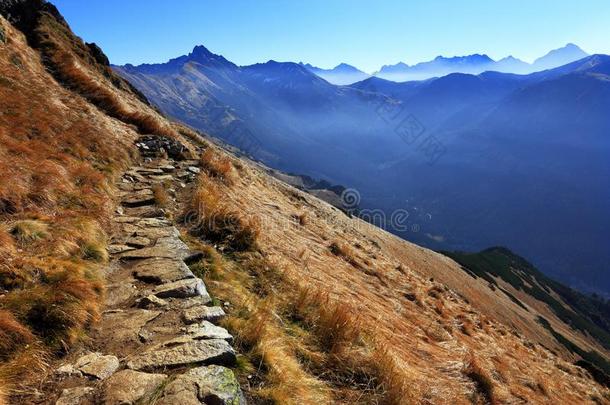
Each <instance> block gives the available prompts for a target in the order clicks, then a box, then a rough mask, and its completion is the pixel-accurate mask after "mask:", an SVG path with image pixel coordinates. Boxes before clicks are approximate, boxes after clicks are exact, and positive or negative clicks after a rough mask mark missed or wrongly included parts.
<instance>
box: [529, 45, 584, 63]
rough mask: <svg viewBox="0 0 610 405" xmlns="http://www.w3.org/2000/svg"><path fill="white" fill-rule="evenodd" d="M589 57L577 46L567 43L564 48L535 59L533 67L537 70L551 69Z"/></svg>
mask: <svg viewBox="0 0 610 405" xmlns="http://www.w3.org/2000/svg"><path fill="white" fill-rule="evenodd" d="M587 56H589V54H588V53H586V52H585V51H583V50H582V49H581V48H580V47H579V46H578V45H575V44H573V43H567V44H566V45H565V46H563V47H561V48H557V49H553V50H552V51H549V52H548V53H547V54H546V55H544V56H542V57H540V58H538V59H536V60H535V61H534V63H533V65H534V66H535V67H536V68H537V69H540V70H542V69H552V68H555V67H558V66H561V65H565V64H567V63H570V62H574V61H576V60H579V59H582V58H584V57H587Z"/></svg>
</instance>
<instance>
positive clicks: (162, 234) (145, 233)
mask: <svg viewBox="0 0 610 405" xmlns="http://www.w3.org/2000/svg"><path fill="white" fill-rule="evenodd" d="M134 234H135V235H136V236H142V237H145V238H149V239H158V238H168V237H175V238H177V237H178V236H180V231H178V228H176V227H175V226H163V227H156V228H146V229H136V230H135V231H134Z"/></svg>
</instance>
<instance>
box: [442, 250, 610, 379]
mask: <svg viewBox="0 0 610 405" xmlns="http://www.w3.org/2000/svg"><path fill="white" fill-rule="evenodd" d="M443 253H444V254H446V255H447V256H449V257H451V258H452V259H454V260H455V261H457V262H458V263H460V264H461V265H462V266H463V269H464V270H465V271H466V272H468V273H469V274H471V275H472V276H473V277H475V278H476V277H482V278H483V279H485V280H487V281H488V282H489V283H490V285H492V286H496V287H497V288H499V289H500V290H501V291H502V292H504V293H505V294H506V295H507V296H508V297H509V298H511V299H512V300H513V301H515V303H517V304H518V305H523V304H522V303H521V301H519V300H518V298H516V297H515V296H514V295H513V294H511V293H510V292H509V291H507V290H505V289H503V288H502V286H500V285H498V281H496V279H501V280H502V281H504V283H508V284H509V285H510V286H511V287H512V288H511V290H516V291H521V292H523V293H525V294H527V295H528V296H530V297H532V298H535V299H536V300H538V301H540V302H543V303H545V304H546V305H548V307H549V308H550V309H551V311H552V312H553V313H554V314H555V315H556V316H557V317H558V318H559V319H561V320H562V321H563V322H565V323H566V324H567V325H570V326H571V327H572V328H573V329H575V330H578V331H580V332H581V333H583V334H588V335H590V336H592V337H593V338H594V339H595V340H596V341H597V342H598V343H599V344H600V345H601V346H602V347H604V348H605V349H606V350H608V349H609V348H610V324H608V320H609V319H610V317H609V314H610V312H609V311H610V304H609V303H608V302H607V301H605V300H603V299H595V298H594V297H589V296H586V295H584V294H582V293H579V292H577V291H574V290H572V289H570V288H568V287H566V286H564V285H562V284H560V283H558V282H556V281H554V280H551V279H549V278H548V277H546V276H545V275H544V274H542V273H541V272H539V271H538V270H537V269H536V268H535V267H534V266H532V265H531V264H530V263H528V262H527V261H526V260H525V259H523V258H522V257H519V256H517V255H515V254H514V253H512V252H511V251H510V250H508V249H504V248H498V247H496V248H490V249H486V250H484V251H482V252H479V253H471V254H468V253H460V252H443ZM524 308H525V307H524ZM541 319H542V320H543V321H542V325H543V326H545V327H546V328H547V329H549V330H550V331H551V333H553V335H554V336H555V337H557V334H556V332H553V330H552V328H551V327H550V325H549V324H548V321H546V320H544V318H541ZM558 341H559V342H560V343H561V344H563V345H564V346H566V347H567V348H568V350H570V351H572V352H577V353H578V354H579V355H580V356H581V357H583V358H585V359H587V360H589V361H591V362H593V363H595V364H596V365H597V366H598V367H600V368H602V369H603V370H604V371H605V372H606V373H608V374H610V362H608V360H607V359H605V358H604V357H603V356H600V355H599V353H597V352H595V351H590V352H585V351H584V350H582V349H578V348H577V346H576V345H574V344H573V343H571V342H570V343H566V340H565V338H563V339H558ZM568 342H569V341H568ZM574 346H576V349H575V347H574Z"/></svg>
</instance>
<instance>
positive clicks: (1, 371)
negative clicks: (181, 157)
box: [0, 18, 136, 400]
mask: <svg viewBox="0 0 610 405" xmlns="http://www.w3.org/2000/svg"><path fill="white" fill-rule="evenodd" d="M0 24H1V25H2V26H3V29H4V30H5V32H7V34H8V38H9V41H8V42H7V44H5V45H3V46H2V52H0V78H1V79H0V111H2V114H0V172H1V173H2V174H3V175H2V177H1V178H0V288H1V289H2V290H4V292H3V295H2V296H1V297H0V324H1V327H0V330H1V332H0V340H1V341H2V343H1V344H0V358H1V359H2V362H1V364H0V386H2V389H3V391H4V395H5V397H7V398H8V396H9V395H10V393H11V392H15V391H18V390H19V389H20V387H21V386H22V385H23V384H25V383H26V382H27V381H28V378H32V376H33V375H36V374H38V375H40V372H41V370H42V369H44V367H45V365H46V362H47V358H48V356H49V355H50V354H56V353H61V352H62V351H64V350H66V349H68V348H69V347H70V346H71V345H72V344H74V342H76V341H77V340H78V339H80V338H81V337H82V336H83V331H84V330H86V329H87V328H88V326H89V325H91V323H92V322H94V321H95V320H96V319H97V318H98V316H99V312H100V305H101V303H102V301H103V285H102V281H101V279H100V277H99V275H98V273H99V263H103V262H105V261H106V260H107V252H106V234H105V232H104V228H105V227H107V226H108V218H109V216H110V215H109V214H110V212H111V209H112V202H111V192H112V188H111V187H110V186H109V184H110V181H111V180H112V177H113V176H114V175H115V174H117V173H118V172H119V171H120V169H121V167H122V166H123V165H124V164H126V162H127V161H128V160H129V158H130V157H129V155H128V153H127V152H126V151H127V150H128V148H127V147H126V146H127V145H128V144H129V143H131V140H132V139H134V138H135V136H136V134H135V133H134V132H133V131H132V130H131V129H130V128H129V127H128V126H126V125H124V124H120V123H119V122H117V121H116V120H113V119H110V118H108V117H107V116H105V115H103V114H101V113H100V112H99V110H97V109H95V108H93V107H92V106H90V105H89V104H88V103H87V102H85V101H84V99H83V98H81V97H79V96H75V95H73V94H72V93H70V92H69V91H66V90H65V89H64V88H63V87H61V86H60V85H58V84H57V83H56V82H55V80H54V79H53V78H52V77H51V76H50V75H49V74H48V73H47V71H46V69H45V68H44V67H43V65H42V64H41V63H40V58H39V56H38V55H37V54H36V52H34V51H33V50H32V49H31V48H29V47H28V46H27V45H26V43H25V40H24V38H23V36H22V35H21V33H19V32H18V31H16V30H14V29H13V28H12V27H11V26H10V25H9V24H8V23H7V22H6V21H5V20H3V19H1V18H0ZM17 61H18V62H19V63H17ZM7 400H8V399H7Z"/></svg>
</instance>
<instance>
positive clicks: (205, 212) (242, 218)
mask: <svg viewBox="0 0 610 405" xmlns="http://www.w3.org/2000/svg"><path fill="white" fill-rule="evenodd" d="M184 218H185V220H186V221H188V223H189V224H190V229H191V232H193V233H194V234H198V235H201V236H205V237H206V238H208V239H209V240H211V241H214V242H222V243H224V244H226V245H227V246H228V247H229V248H231V249H233V250H236V251H243V250H252V249H254V248H255V247H256V239H257V237H258V234H259V232H260V224H259V223H258V220H257V219H256V217H248V216H247V215H243V214H240V213H238V212H237V211H235V210H234V209H233V208H232V207H231V202H230V200H228V199H227V198H226V196H225V195H224V193H223V192H222V189H221V188H220V186H219V185H217V184H216V183H215V182H214V181H212V180H211V179H210V178H209V177H208V176H207V175H205V174H202V175H200V177H199V184H198V186H197V188H196V190H195V192H194V194H193V198H192V200H191V201H190V204H189V206H188V207H187V210H186V212H185V213H184Z"/></svg>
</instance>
